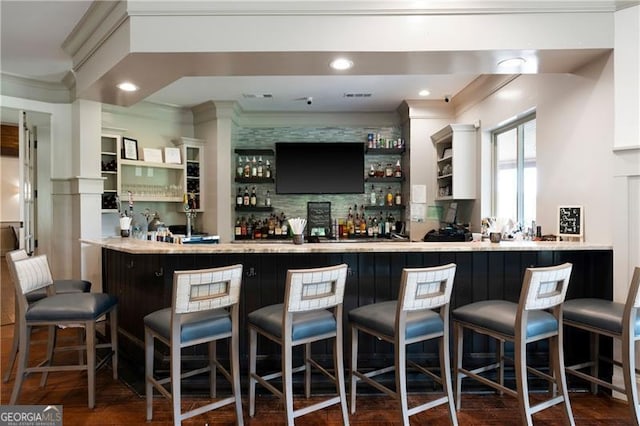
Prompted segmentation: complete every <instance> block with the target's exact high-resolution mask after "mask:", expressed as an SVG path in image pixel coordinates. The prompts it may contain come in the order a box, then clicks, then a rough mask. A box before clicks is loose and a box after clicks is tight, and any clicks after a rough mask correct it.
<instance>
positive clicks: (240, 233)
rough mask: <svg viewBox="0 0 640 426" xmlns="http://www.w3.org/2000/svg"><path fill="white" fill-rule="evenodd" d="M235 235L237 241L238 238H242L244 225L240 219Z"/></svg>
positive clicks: (237, 220) (237, 222)
mask: <svg viewBox="0 0 640 426" xmlns="http://www.w3.org/2000/svg"><path fill="white" fill-rule="evenodd" d="M233 234H234V235H235V238H236V240H237V239H238V237H240V236H242V225H241V224H240V218H238V219H236V226H235V228H234V232H233Z"/></svg>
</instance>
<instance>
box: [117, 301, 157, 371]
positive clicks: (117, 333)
mask: <svg viewBox="0 0 640 426" xmlns="http://www.w3.org/2000/svg"><path fill="white" fill-rule="evenodd" d="M109 330H110V331H111V354H112V355H111V368H112V369H113V380H118V307H117V306H116V307H115V308H113V309H112V310H111V313H110V314H109ZM151 374H153V370H151Z"/></svg>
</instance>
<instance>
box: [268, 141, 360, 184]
mask: <svg viewBox="0 0 640 426" xmlns="http://www.w3.org/2000/svg"><path fill="white" fill-rule="evenodd" d="M275 176H276V193H278V194H362V193H363V192H364V144H363V143H352V142H277V143H276V169H275Z"/></svg>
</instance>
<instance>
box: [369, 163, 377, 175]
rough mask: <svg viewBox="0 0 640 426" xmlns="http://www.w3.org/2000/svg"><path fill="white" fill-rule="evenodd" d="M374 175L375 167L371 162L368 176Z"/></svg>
mask: <svg viewBox="0 0 640 426" xmlns="http://www.w3.org/2000/svg"><path fill="white" fill-rule="evenodd" d="M375 175H376V169H375V167H373V164H372V165H371V168H370V169H369V177H374V176H375Z"/></svg>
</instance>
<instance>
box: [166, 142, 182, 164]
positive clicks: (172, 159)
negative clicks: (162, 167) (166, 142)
mask: <svg viewBox="0 0 640 426" xmlns="http://www.w3.org/2000/svg"><path fill="white" fill-rule="evenodd" d="M164 162H165V163H167V164H182V161H181V160H180V148H172V147H168V146H166V147H164Z"/></svg>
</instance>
